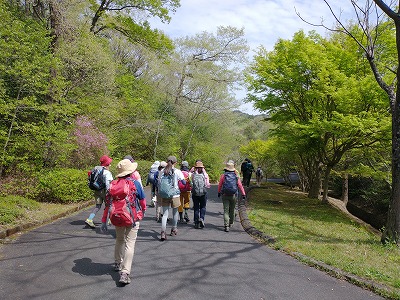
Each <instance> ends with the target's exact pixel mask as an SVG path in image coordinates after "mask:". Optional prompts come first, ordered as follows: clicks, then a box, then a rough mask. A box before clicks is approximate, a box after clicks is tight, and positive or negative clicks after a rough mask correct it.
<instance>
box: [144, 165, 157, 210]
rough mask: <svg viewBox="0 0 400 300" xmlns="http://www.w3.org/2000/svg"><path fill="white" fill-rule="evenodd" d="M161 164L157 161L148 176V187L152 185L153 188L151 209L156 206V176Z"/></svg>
mask: <svg viewBox="0 0 400 300" xmlns="http://www.w3.org/2000/svg"><path fill="white" fill-rule="evenodd" d="M159 166H160V162H159V161H158V160H156V161H155V162H154V163H153V164H152V165H151V167H150V170H149V173H148V174H147V180H146V186H148V185H149V184H150V187H151V200H150V207H154V206H155V204H156V184H155V181H154V175H155V173H156V172H157V171H158V167H159Z"/></svg>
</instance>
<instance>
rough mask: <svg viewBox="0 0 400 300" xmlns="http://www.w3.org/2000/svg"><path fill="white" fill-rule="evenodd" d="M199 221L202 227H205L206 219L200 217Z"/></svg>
mask: <svg viewBox="0 0 400 300" xmlns="http://www.w3.org/2000/svg"><path fill="white" fill-rule="evenodd" d="M199 223H200V228H204V220H203V219H201V218H200V220H199Z"/></svg>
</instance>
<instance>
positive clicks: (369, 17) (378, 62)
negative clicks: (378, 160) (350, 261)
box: [320, 0, 400, 245]
mask: <svg viewBox="0 0 400 300" xmlns="http://www.w3.org/2000/svg"><path fill="white" fill-rule="evenodd" d="M324 2H325V3H326V4H327V5H328V7H329V8H330V9H331V12H332V15H333V16H334V17H335V19H336V21H337V23H338V27H337V29H333V30H336V31H339V32H342V33H344V34H346V35H348V36H349V37H351V38H352V39H353V40H354V42H355V43H356V44H357V45H358V46H359V49H361V50H362V51H363V52H364V54H365V57H366V59H367V61H368V63H369V65H370V68H371V70H372V73H373V75H374V77H375V80H376V82H377V83H378V84H379V86H380V87H381V88H382V90H384V91H385V93H386V94H387V96H388V99H389V104H390V108H391V116H392V191H391V200H390V205H389V211H388V219H387V224H386V227H385V230H384V232H383V234H382V242H383V243H385V242H395V243H396V244H397V245H399V244H400V107H399V103H400V94H399V93H398V91H399V88H400V80H399V79H400V68H399V64H400V15H399V13H398V11H396V10H398V6H397V7H396V6H395V3H393V1H390V3H389V4H386V2H385V1H382V0H373V2H374V3H375V4H376V6H375V5H374V4H373V3H372V1H370V0H367V1H365V6H364V7H362V6H360V5H359V3H357V1H355V0H351V1H350V2H351V5H352V6H353V9H354V12H355V13H356V16H357V20H356V21H357V23H358V24H359V26H360V27H361V30H362V35H361V36H357V35H354V34H353V33H352V32H351V31H350V30H349V29H348V26H346V25H345V24H343V23H342V22H341V20H340V18H339V17H338V16H337V14H335V12H334V11H333V10H332V8H331V6H330V5H329V1H327V0H324ZM377 7H379V8H380V9H381V10H382V11H383V15H382V14H381V13H380V11H378V8H377ZM384 15H385V16H386V18H389V19H391V20H392V22H388V21H387V20H386V19H385V16H384ZM320 26H324V27H325V28H327V29H329V30H332V29H331V28H328V27H326V26H325V25H324V24H321V25H320ZM393 29H395V30H393ZM387 32H392V33H393V32H395V38H393V39H391V40H385V41H386V45H385V44H383V43H379V40H380V39H381V37H382V36H385V33H387ZM391 41H395V44H396V47H395V51H394V52H393V54H394V55H393V56H391V59H389V60H385V59H384V56H382V55H381V53H382V49H383V50H385V49H387V48H390V45H391ZM385 46H386V47H385ZM396 52H397V53H396ZM395 58H397V59H395ZM396 91H397V92H396Z"/></svg>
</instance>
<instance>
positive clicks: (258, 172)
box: [256, 166, 264, 186]
mask: <svg viewBox="0 0 400 300" xmlns="http://www.w3.org/2000/svg"><path fill="white" fill-rule="evenodd" d="M263 177H264V172H263V170H262V169H261V167H260V166H258V167H257V169H256V181H257V186H260V185H261V180H262V179H263Z"/></svg>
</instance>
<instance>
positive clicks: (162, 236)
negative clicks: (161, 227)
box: [161, 231, 167, 241]
mask: <svg viewBox="0 0 400 300" xmlns="http://www.w3.org/2000/svg"><path fill="white" fill-rule="evenodd" d="M166 239H167V235H166V234H165V231H161V240H162V241H165V240H166Z"/></svg>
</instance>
